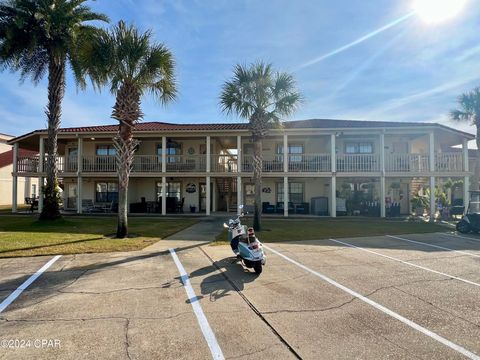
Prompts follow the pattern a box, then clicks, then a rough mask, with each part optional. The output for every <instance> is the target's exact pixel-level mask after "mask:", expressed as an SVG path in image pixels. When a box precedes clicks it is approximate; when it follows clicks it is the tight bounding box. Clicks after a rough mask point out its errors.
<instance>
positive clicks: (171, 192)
mask: <svg viewBox="0 0 480 360" xmlns="http://www.w3.org/2000/svg"><path fill="white" fill-rule="evenodd" d="M166 185H167V197H175V198H177V199H178V200H180V199H181V196H182V192H181V183H179V182H168V183H167V184H166ZM162 196H163V191H162V182H161V181H157V201H161V200H162Z"/></svg>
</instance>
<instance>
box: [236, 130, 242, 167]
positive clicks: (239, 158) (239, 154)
mask: <svg viewBox="0 0 480 360" xmlns="http://www.w3.org/2000/svg"><path fill="white" fill-rule="evenodd" d="M237 167H238V172H242V137H241V136H240V135H237Z"/></svg>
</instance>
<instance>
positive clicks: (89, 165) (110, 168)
mask: <svg viewBox="0 0 480 360" xmlns="http://www.w3.org/2000/svg"><path fill="white" fill-rule="evenodd" d="M82 167H83V170H82V171H83V172H87V173H88V172H115V171H116V170H117V166H116V162H115V156H110V155H109V156H107V155H104V156H84V157H83V162H82Z"/></svg>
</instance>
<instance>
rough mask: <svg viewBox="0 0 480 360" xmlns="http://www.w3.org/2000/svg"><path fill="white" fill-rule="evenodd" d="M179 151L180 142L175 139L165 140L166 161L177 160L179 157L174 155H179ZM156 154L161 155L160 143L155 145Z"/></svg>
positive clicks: (180, 150)
mask: <svg viewBox="0 0 480 360" xmlns="http://www.w3.org/2000/svg"><path fill="white" fill-rule="evenodd" d="M181 153H182V144H179V143H177V142H175V141H168V142H167V148H166V156H167V163H175V162H179V161H180V159H179V158H178V156H175V155H181ZM157 155H159V156H161V155H162V145H161V144H159V145H157ZM168 155H172V156H168Z"/></svg>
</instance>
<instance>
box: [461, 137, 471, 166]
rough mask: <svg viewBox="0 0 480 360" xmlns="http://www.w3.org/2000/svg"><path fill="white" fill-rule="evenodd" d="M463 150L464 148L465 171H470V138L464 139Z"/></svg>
mask: <svg viewBox="0 0 480 360" xmlns="http://www.w3.org/2000/svg"><path fill="white" fill-rule="evenodd" d="M462 150H463V171H465V172H468V171H470V169H469V163H468V160H469V159H468V140H467V139H463V144H462Z"/></svg>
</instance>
